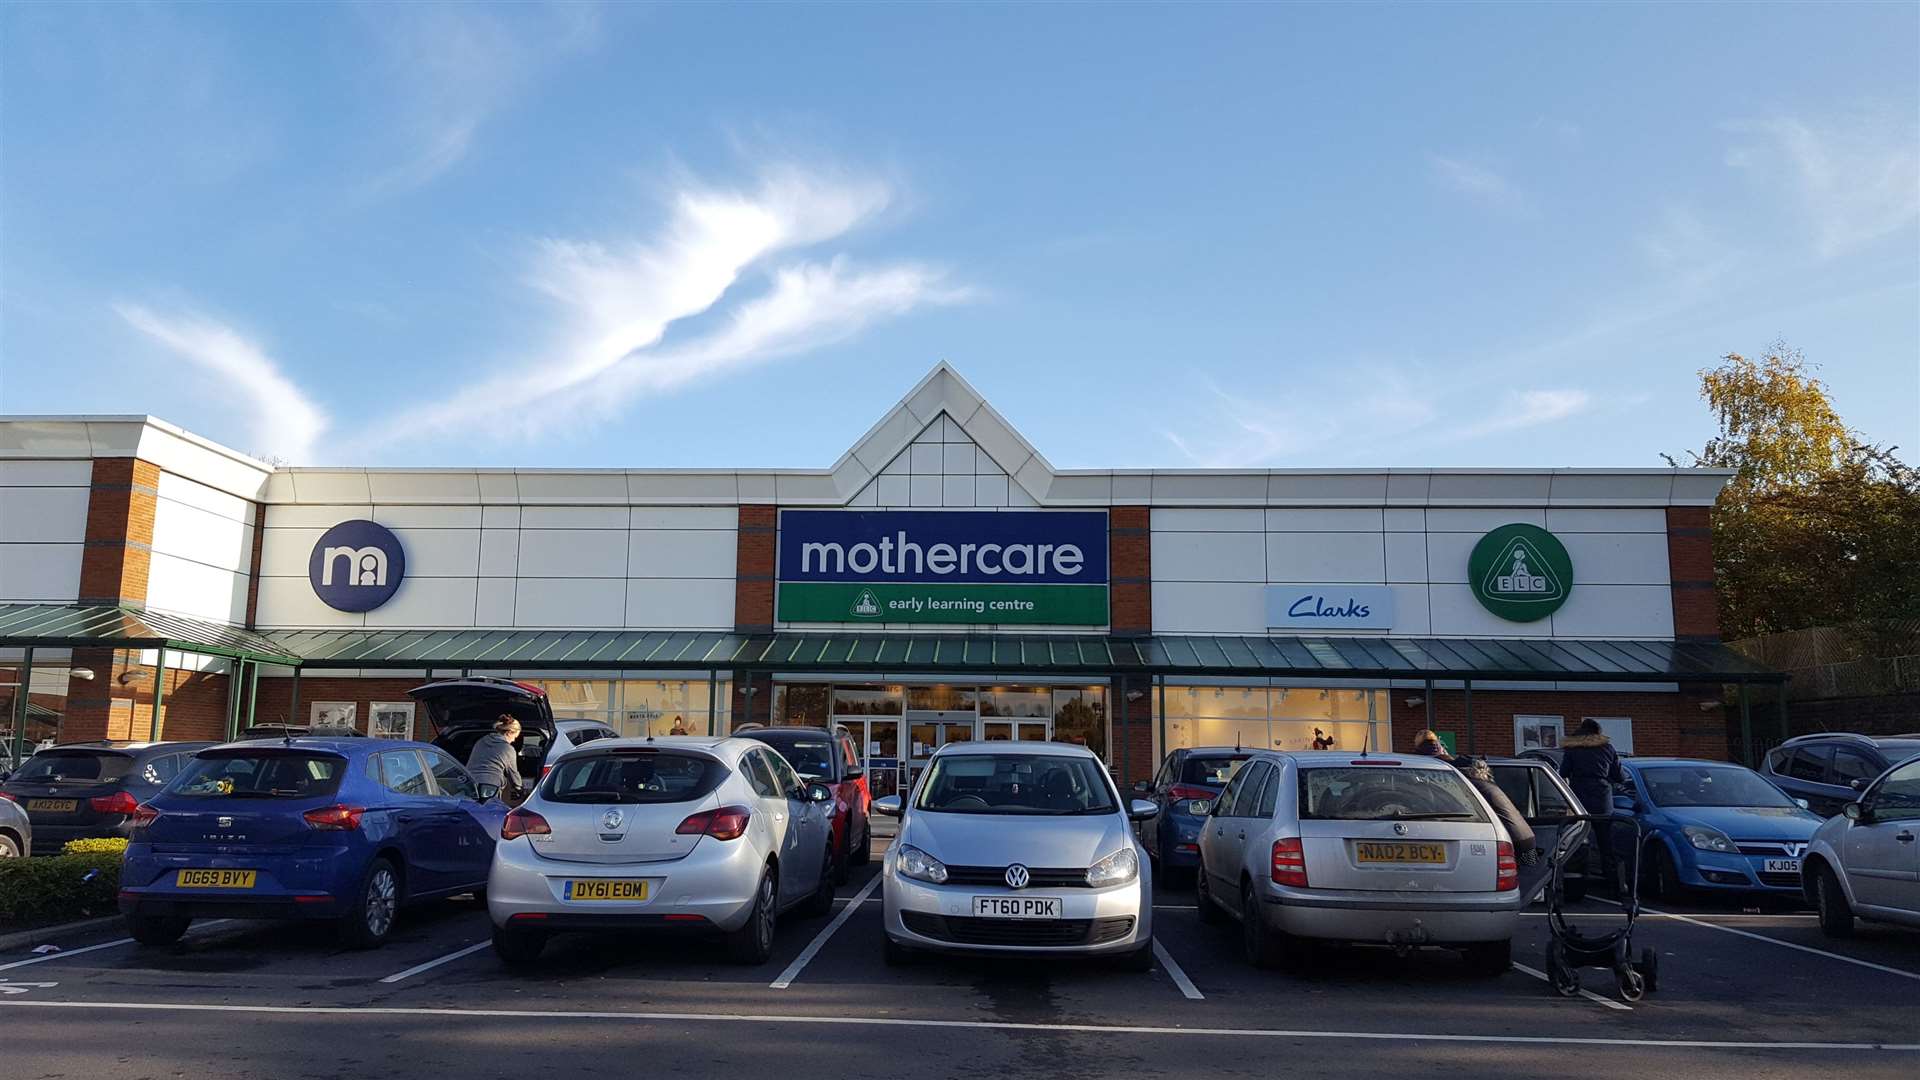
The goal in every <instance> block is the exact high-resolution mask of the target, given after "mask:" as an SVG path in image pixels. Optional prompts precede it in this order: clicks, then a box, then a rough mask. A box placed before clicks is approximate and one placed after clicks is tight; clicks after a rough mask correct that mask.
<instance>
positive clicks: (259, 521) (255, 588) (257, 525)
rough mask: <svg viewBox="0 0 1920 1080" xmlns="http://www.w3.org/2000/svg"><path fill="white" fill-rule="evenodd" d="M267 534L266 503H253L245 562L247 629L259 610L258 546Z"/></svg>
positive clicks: (251, 627)
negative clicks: (250, 552) (250, 548)
mask: <svg viewBox="0 0 1920 1080" xmlns="http://www.w3.org/2000/svg"><path fill="white" fill-rule="evenodd" d="M266 536H267V504H266V503H254V504H253V557H252V560H251V561H250V562H249V563H248V564H247V566H248V569H247V629H249V630H252V629H253V628H254V616H255V615H256V614H257V613H258V612H259V610H260V546H261V543H262V542H263V541H264V540H265V539H266Z"/></svg>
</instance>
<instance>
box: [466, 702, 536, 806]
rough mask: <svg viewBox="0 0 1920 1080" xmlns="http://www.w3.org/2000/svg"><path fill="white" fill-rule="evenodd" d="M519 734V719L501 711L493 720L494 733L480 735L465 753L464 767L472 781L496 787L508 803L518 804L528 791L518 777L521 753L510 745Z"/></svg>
mask: <svg viewBox="0 0 1920 1080" xmlns="http://www.w3.org/2000/svg"><path fill="white" fill-rule="evenodd" d="M519 737H520V721H518V720H515V719H514V718H513V717H511V716H508V715H506V714H504V713H503V714H501V716H500V719H498V720H496V721H494V723H493V733H492V734H490V735H483V736H481V738H480V741H479V742H477V743H474V744H473V752H472V753H470V754H468V755H467V771H468V772H470V773H472V774H473V779H474V782H475V783H479V784H492V785H493V786H495V787H497V788H499V789H500V797H501V798H503V799H505V800H506V802H507V805H509V806H518V805H519V804H520V801H521V800H522V799H525V798H526V794H527V793H526V786H525V784H524V783H523V782H522V780H521V779H520V756H519V754H518V753H517V752H516V751H515V750H514V748H513V742H514V740H515V739H518V738H519Z"/></svg>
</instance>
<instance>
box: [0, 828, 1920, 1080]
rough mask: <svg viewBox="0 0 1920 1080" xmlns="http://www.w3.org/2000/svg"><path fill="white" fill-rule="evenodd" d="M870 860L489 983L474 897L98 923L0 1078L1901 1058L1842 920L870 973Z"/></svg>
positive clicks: (0, 1014)
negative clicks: (359, 942)
mask: <svg viewBox="0 0 1920 1080" xmlns="http://www.w3.org/2000/svg"><path fill="white" fill-rule="evenodd" d="M877 869H878V865H877V861H876V864H875V866H873V867H869V868H867V869H866V870H864V871H861V872H860V873H859V875H858V876H856V877H855V879H854V881H853V882H852V883H851V884H849V885H848V886H846V887H843V888H842V889H841V890H840V897H841V900H840V903H839V904H838V905H836V917H821V918H800V917H789V918H788V919H786V920H784V921H783V922H782V925H781V929H780V933H779V937H778V940H777V947H776V952H775V955H774V958H773V960H772V961H771V962H769V963H768V964H766V965H765V966H762V967H754V968H746V967H738V966H735V965H732V964H730V963H728V962H727V961H726V960H725V958H724V955H723V954H722V952H721V950H720V948H719V947H718V945H717V944H716V943H713V942H710V941H706V940H702V939H698V938H679V937H666V938H662V937H651V938H648V937H635V938H618V937H614V938H607V937H599V938H590V937H583V936H576V937H561V938H558V939H556V940H555V941H554V942H553V944H552V945H551V946H549V949H548V952H547V954H546V956H545V957H544V959H543V962H542V963H541V964H540V966H539V967H538V968H537V969H535V970H534V971H533V972H532V973H531V974H518V973H512V972H509V971H507V970H506V969H505V968H503V967H502V965H501V964H500V962H499V961H498V960H497V959H496V958H495V957H494V956H493V953H492V951H491V950H490V949H489V948H487V947H486V945H485V943H486V941H487V938H488V933H489V925H488V922H487V917H486V913H485V911H484V909H483V908H481V907H480V906H479V905H477V904H475V903H473V902H471V901H453V902H449V903H443V904H437V905H433V906H430V907H426V908H422V909H418V910H415V911H413V912H411V913H409V917H408V918H406V919H405V921H403V922H402V923H401V925H400V926H399V928H398V929H397V930H396V932H395V936H394V937H393V939H391V940H390V941H389V942H388V943H387V945H386V946H385V947H383V948H381V949H379V950H376V951H371V952H350V951H344V950H342V949H340V948H339V947H338V946H337V945H336V944H335V941H334V938H333V935H332V933H331V931H330V929H329V928H327V927H325V926H317V925H303V924H286V923H253V922H226V923H217V924H201V925H196V926H195V928H194V929H193V930H191V931H190V932H189V933H188V936H187V938H186V939H185V940H184V941H182V942H181V943H180V944H178V945H175V946H170V947H166V948H160V949H142V948H140V947H138V946H136V945H134V944H132V943H131V942H130V941H127V940H126V939H125V936H124V934H122V933H120V932H119V931H118V930H117V928H108V929H106V930H103V931H101V932H98V933H95V934H91V935H86V936H80V937H75V938H71V939H67V940H65V941H63V942H61V950H60V951H59V952H54V953H42V954H36V953H32V952H30V951H25V950H14V951H10V952H5V953H0V1075H3V1076H6V1077H9V1078H20V1080H29V1078H51V1077H87V1078H93V1077H98V1078H102V1080H110V1078H111V1080H117V1078H145V1077H163V1076H165V1077H173V1076H183V1077H192V1078H195V1080H207V1078H214V1077H273V1078H309V1077H311V1078H328V1080H332V1078H342V1080H344V1078H356V1080H357V1078H364V1077H369V1076H388V1075H401V1076H427V1075H439V1076H450V1077H458V1078H461V1080H466V1078H476V1077H493V1076H500V1077H516V1078H521V1077H536V1076H538V1077H546V1076H575V1075H580V1076H596V1077H598V1076H607V1075H623V1076H625V1075H639V1076H654V1075H660V1074H667V1075H671V1076H673V1077H676V1078H681V1077H696V1078H701V1077H722V1076H725V1077H738V1076H766V1075H770V1074H777V1075H779V1076H783V1077H785V1076H806V1077H814V1076H820V1077H867V1076H873V1077H899V1076H903V1075H910V1076H914V1077H965V1078H977V1077H982V1076H988V1077H995V1078H1000V1077H1027V1076H1033V1077H1047V1078H1057V1080H1073V1078H1078V1077H1106V1076H1115V1075H1168V1076H1180V1077H1183V1078H1191V1077H1194V1076H1199V1075H1207V1074H1213V1075H1220V1076H1263V1077H1265V1076H1272V1075H1274V1074H1275V1073H1276V1072H1296V1073H1302V1074H1306V1075H1375V1074H1381V1073H1383V1072H1390V1071H1398V1072H1400V1073H1418V1074H1421V1075H1428V1074H1459V1075H1463V1076H1484V1075H1488V1074H1491V1073H1495V1072H1498V1073H1500V1074H1503V1075H1507V1076H1516V1077H1522V1076H1542V1077H1555V1078H1561V1077H1583V1076H1592V1077H1606V1078H1609V1080H1613V1078H1617V1077H1619V1076H1622V1075H1635V1074H1645V1075H1659V1076H1671V1075H1679V1074H1685V1075H1686V1076H1688V1077H1689V1078H1690V1080H1706V1078H1712V1077H1738V1078H1740V1080H1758V1078H1765V1077H1775V1076H1780V1077H1785V1076H1796V1077H1797V1076H1807V1075H1811V1074H1815V1073H1833V1074H1844V1075H1846V1076H1848V1077H1850V1078H1852V1077H1871V1076H1889V1077H1892V1076H1901V1077H1911V1076H1914V1075H1916V1074H1920V1023H1916V1021H1917V1020H1920V933H1914V932H1911V931H1903V930H1897V929H1892V928H1882V927H1875V926H1872V925H1870V924H1862V925H1861V929H1860V933H1859V935H1858V937H1856V938H1855V939H1853V940H1851V941H1844V942H1835V941H1832V940H1829V939H1827V938H1826V937H1824V936H1823V935H1822V934H1821V933H1820V930H1819V927H1818V925H1817V924H1816V923H1815V921H1814V920H1813V919H1812V917H1811V916H1810V915H1808V914H1806V913H1804V912H1800V911H1797V910H1793V909H1790V908H1783V907H1779V906H1769V907H1768V908H1766V909H1764V910H1761V911H1758V912H1755V911H1749V910H1743V909H1742V908H1741V906H1740V905H1739V904H1738V902H1735V903H1732V904H1711V903H1696V904H1688V905H1676V906H1671V907H1670V906H1664V905H1656V908H1657V910H1658V911H1660V912H1662V913H1664V914H1663V915H1662V916H1655V917H1649V918H1645V919H1643V920H1642V921H1641V923H1640V925H1639V927H1638V929H1637V931H1636V943H1637V944H1639V945H1644V946H1650V947H1652V948H1654V949H1656V950H1657V951H1658V952H1659V954H1660V956H1661V971H1660V980H1661V981H1660V987H1659V990H1658V991H1657V992H1656V993H1655V994H1652V995H1649V996H1648V997H1647V998H1646V999H1645V1000H1643V1001H1641V1002H1639V1003H1637V1004H1634V1005H1632V1006H1630V1007H1627V1006H1623V1005H1621V1003H1620V1002H1619V1001H1618V999H1617V997H1615V994H1614V988H1613V985H1612V979H1611V978H1610V977H1609V976H1607V975H1606V974H1605V973H1603V972H1599V971H1589V972H1587V973H1586V975H1585V987H1586V989H1587V990H1588V991H1589V992H1590V994H1591V996H1589V997H1580V998H1573V999H1563V998H1560V997H1558V996H1556V995H1554V994H1553V993H1552V992H1551V991H1550V990H1549V989H1548V987H1547V985H1546V984H1545V983H1544V982H1543V981H1541V980H1540V979H1539V978H1537V977H1534V976H1532V975H1529V974H1527V973H1526V972H1524V971H1521V970H1515V971H1511V972H1509V973H1508V974H1506V975H1505V976H1502V977H1500V978H1497V979H1483V978H1475V977H1473V976H1470V975H1468V974H1467V973H1466V972H1465V971H1464V970H1463V968H1462V965H1461V963H1460V961H1459V960H1458V959H1457V958H1456V957H1455V956H1454V955H1452V954H1449V953H1439V952H1416V953H1414V954H1412V955H1409V956H1405V957H1399V956H1395V955H1394V954H1392V953H1391V952H1388V951H1386V950H1361V949H1346V950H1337V951H1329V952H1327V953H1324V954H1323V955H1322V957H1321V961H1320V964H1319V966H1318V969H1317V970H1316V971H1315V972H1314V973H1312V974H1311V975H1308V976H1295V975H1289V974H1281V973H1272V972H1262V971H1256V970H1254V969H1252V968H1250V967H1248V966H1247V965H1246V964H1245V963H1244V962H1242V960H1241V959H1240V956H1239V952H1238V948H1237V938H1236V937H1235V934H1234V932H1233V931H1232V930H1231V929H1229V928H1223V927H1210V926H1203V925H1201V924H1200V923H1199V921H1198V918H1197V914H1196V911H1195V909H1194V906H1193V905H1194V899H1193V894H1192V892H1191V891H1186V890H1179V889H1171V888H1165V887H1163V888H1162V889H1161V890H1160V896H1159V898H1158V906H1157V908H1156V911H1155V915H1154V919H1155V932H1156V939H1157V941H1158V943H1159V945H1160V947H1161V949H1162V956H1163V959H1162V962H1161V963H1160V964H1158V965H1156V967H1155V969H1154V970H1153V971H1152V972H1151V973H1148V974H1144V975H1143V974H1134V973H1128V972H1123V971H1120V970H1117V969H1114V968H1111V967H1107V966H1104V965H1099V964H1087V963H1050V962H1036V961H1031V960H1019V961H997V962H996V961H985V960H968V959H959V960H955V959H945V958H933V959H926V960H923V961H922V962H921V963H919V964H917V965H914V966H912V967H908V968H888V967H886V966H885V965H884V964H883V963H882V960H881V930H880V905H879V895H878V892H877V890H872V889H868V888H867V886H868V885H869V884H871V883H872V876H873V874H874V873H875V872H876V871H877ZM856 901H857V902H856ZM850 904H851V905H852V911H851V913H850V914H847V915H846V917H845V918H844V919H837V915H838V914H839V913H841V912H844V911H845V910H846V908H847V906H848V905H850ZM1581 910H1582V911H1583V912H1584V913H1585V914H1583V915H1582V916H1581V918H1582V919H1583V920H1584V921H1585V922H1587V923H1589V924H1591V925H1594V926H1600V925H1604V924H1608V923H1612V922H1616V921H1617V920H1618V918H1619V913H1618V909H1616V908H1612V907H1609V906H1608V905H1607V904H1606V903H1604V902H1597V901H1596V902H1591V903H1588V904H1584V905H1581ZM836 922H837V927H836V925H835V924H836ZM830 928H833V932H832V933H831V934H830V935H826V934H825V931H827V930H829V929H830ZM1546 940H1547V925H1546V918H1545V916H1544V913H1543V912H1542V911H1541V909H1537V908H1536V909H1535V913H1533V914H1529V915H1527V916H1526V917H1525V919H1524V925H1523V927H1522V932H1521V934H1520V936H1519V938H1518V939H1517V940H1516V942H1515V954H1514V955H1515V960H1516V963H1517V964H1519V965H1524V966H1526V967H1531V968H1534V969H1536V970H1537V969H1540V968H1542V967H1543V965H1544V962H1543V960H1542V956H1543V952H1542V948H1543V946H1544V944H1545V942H1546ZM809 950H811V954H810V955H808V954H809ZM801 961H804V962H801ZM776 983H780V984H784V985H781V986H776V985H775V984H776Z"/></svg>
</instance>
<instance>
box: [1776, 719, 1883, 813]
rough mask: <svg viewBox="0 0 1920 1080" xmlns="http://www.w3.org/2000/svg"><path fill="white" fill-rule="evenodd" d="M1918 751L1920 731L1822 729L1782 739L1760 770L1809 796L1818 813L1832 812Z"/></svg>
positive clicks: (1794, 792) (1783, 786)
mask: <svg viewBox="0 0 1920 1080" xmlns="http://www.w3.org/2000/svg"><path fill="white" fill-rule="evenodd" d="M1913 757H1920V734H1915V735H1886V736H1872V735H1852V734H1847V733H1844V732H1837V731H1831V732H1820V733H1818V734H1813V735H1799V736H1796V737H1794V738H1791V739H1788V740H1787V741H1786V742H1783V743H1781V744H1780V745H1779V746H1777V747H1775V748H1774V749H1773V750H1772V751H1770V752H1769V753H1768V754H1767V756H1766V758H1765V759H1764V760H1763V761H1762V762H1761V765H1760V771H1761V772H1762V773H1764V774H1765V775H1766V777H1767V779H1769V780H1771V781H1773V783H1774V785H1775V786H1776V787H1778V788H1779V789H1780V790H1782V791H1784V792H1786V793H1787V794H1789V795H1791V796H1793V797H1794V798H1796V799H1805V800H1807V806H1808V809H1811V810H1812V811H1813V812H1814V813H1816V814H1819V815H1820V816H1821V817H1832V816H1833V815H1834V814H1837V813H1839V812H1840V810H1841V808H1842V807H1844V806H1846V805H1847V804H1848V803H1850V802H1852V801H1854V800H1855V799H1858V798H1859V797H1860V792H1861V791H1863V790H1865V788H1866V786H1867V785H1868V784H1870V783H1872V782H1873V779H1874V778H1875V777H1877V776H1879V775H1881V774H1882V773H1884V772H1886V771H1887V770H1888V769H1890V768H1892V767H1894V766H1895V765H1898V764H1900V763H1901V762H1903V761H1906V760H1908V759H1909V758H1913Z"/></svg>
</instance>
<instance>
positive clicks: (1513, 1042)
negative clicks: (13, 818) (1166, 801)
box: [0, 998, 1920, 1054]
mask: <svg viewBox="0 0 1920 1080" xmlns="http://www.w3.org/2000/svg"><path fill="white" fill-rule="evenodd" d="M0 1009H79V1010H94V1011H97V1012H174V1013H194V1012H205V1013H250V1014H253V1015H256V1016H259V1015H273V1016H290V1017H300V1016H356V1017H362V1018H367V1017H379V1016H418V1017H429V1018H436V1019H439V1018H457V1019H467V1018H478V1019H494V1020H540V1021H553V1020H613V1021H625V1022H627V1023H635V1022H638V1023H663V1024H803V1025H817V1026H820V1027H890V1028H940V1029H947V1030H953V1029H969V1030H974V1031H1038V1032H1073V1033H1076V1034H1088V1035H1160V1036H1199V1037H1201V1038H1208V1039H1218V1038H1251V1039H1333V1040H1349V1041H1365V1042H1403V1043H1422V1042H1431V1043H1490V1044H1495V1045H1506V1046H1613V1047H1645V1048H1653V1049H1661V1050H1856V1051H1871V1052H1878V1053H1899V1054H1913V1053H1920V1043H1915V1042H1907V1043H1874V1042H1765V1041H1760V1040H1736V1039H1622V1038H1603V1037H1600V1036H1591V1035H1463V1034H1458V1033H1453V1032H1442V1033H1420V1032H1411V1031H1327V1030H1324V1029H1280V1028H1210V1027H1154V1026H1145V1025H1142V1026H1130V1025H1123V1024H1035V1023H1019V1022H1017V1021H1012V1020H935V1019H926V1020H918V1019H909V1018H906V1017H899V1016H796V1015H783V1014H779V1013H712V1012H684V1013H673V1012H603V1011H566V1010H560V1009H452V1008H426V1007H416V1008H406V1007H402V1006H394V1005H203V1004H191V1003H186V1002H146V1001H34V1000H32V999H26V998H23V999H20V1000H14V999H11V998H0Z"/></svg>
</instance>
